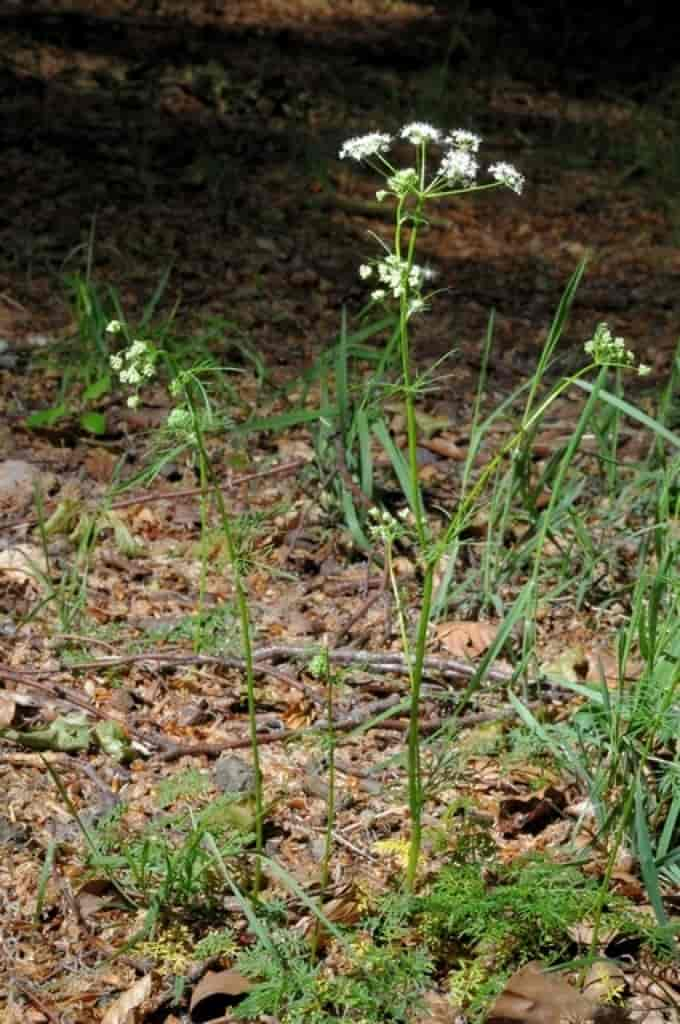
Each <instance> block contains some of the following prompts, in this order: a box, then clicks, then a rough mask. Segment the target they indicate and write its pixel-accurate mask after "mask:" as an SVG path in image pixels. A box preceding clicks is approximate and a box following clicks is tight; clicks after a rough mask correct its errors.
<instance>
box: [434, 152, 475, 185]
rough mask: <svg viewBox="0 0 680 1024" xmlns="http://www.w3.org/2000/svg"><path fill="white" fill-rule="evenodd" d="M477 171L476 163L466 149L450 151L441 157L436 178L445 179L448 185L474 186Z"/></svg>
mask: <svg viewBox="0 0 680 1024" xmlns="http://www.w3.org/2000/svg"><path fill="white" fill-rule="evenodd" d="M478 170H479V164H478V162H477V161H476V160H475V158H474V156H473V155H472V153H470V152H469V151H468V150H467V149H450V150H449V151H448V153H445V154H444V156H443V157H442V162H441V163H440V165H439V170H438V171H437V177H438V178H445V179H446V181H447V183H448V184H449V185H474V183H475V180H476V178H477V171H478Z"/></svg>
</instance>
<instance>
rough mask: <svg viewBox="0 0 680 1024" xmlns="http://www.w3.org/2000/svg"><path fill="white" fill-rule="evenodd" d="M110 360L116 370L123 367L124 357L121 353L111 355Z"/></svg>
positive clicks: (112, 367) (118, 370)
mask: <svg viewBox="0 0 680 1024" xmlns="http://www.w3.org/2000/svg"><path fill="white" fill-rule="evenodd" d="M109 362H110V363H111V369H113V370H115V371H116V373H119V372H120V370H122V369H123V357H122V356H121V355H120V354H118V355H114V356H111V358H110V359H109Z"/></svg>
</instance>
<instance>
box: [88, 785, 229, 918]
mask: <svg viewBox="0 0 680 1024" xmlns="http://www.w3.org/2000/svg"><path fill="white" fill-rule="evenodd" d="M199 775H200V773H195V775H193V774H192V775H191V776H185V777H181V782H182V784H181V785H180V783H179V782H176V783H175V784H174V785H172V784H171V783H166V784H163V785H162V786H161V787H160V789H159V793H158V798H157V799H158V805H159V806H160V807H161V808H166V809H167V808H168V807H169V806H170V804H171V803H172V804H174V805H177V804H179V805H180V806H179V809H178V810H174V811H168V810H165V811H163V812H162V813H159V814H156V815H155V816H154V818H153V819H152V820H151V821H150V822H149V823H148V824H147V825H145V826H144V827H143V828H141V829H139V828H134V827H131V826H130V825H129V824H128V817H127V815H128V808H127V806H126V805H125V804H119V805H118V806H117V807H115V808H114V809H113V811H111V812H110V813H109V814H108V815H106V816H104V817H103V818H102V819H101V820H100V821H99V822H97V824H96V825H94V826H89V827H88V837H89V840H88V857H87V864H88V866H89V868H90V870H91V871H92V872H93V873H94V874H95V875H101V874H104V875H105V876H106V877H107V878H110V879H111V880H113V881H115V883H116V886H117V887H118V889H119V891H120V892H121V893H124V894H125V897H126V899H127V900H128V902H129V903H130V904H132V905H134V906H137V907H140V908H143V909H145V917H144V924H143V927H142V930H141V933H140V934H141V935H143V936H145V937H146V936H149V935H152V934H153V933H154V931H155V930H156V928H157V926H158V925H159V923H160V922H162V921H171V920H177V918H178V915H179V916H180V917H184V918H185V919H186V920H190V919H191V918H192V916H193V915H194V913H195V912H197V911H200V913H201V914H202V915H203V917H204V919H205V920H208V919H210V916H211V914H212V913H213V912H216V911H217V910H218V908H219V906H220V894H221V892H222V891H223V883H222V882H221V879H220V876H219V873H218V872H217V870H216V867H215V858H214V855H213V853H212V851H211V850H210V849H208V847H207V846H206V843H205V837H206V836H207V835H210V836H211V837H212V838H213V841H214V842H216V844H217V847H218V849H219V851H220V855H221V856H222V858H223V859H225V860H227V861H230V862H231V861H235V860H236V859H238V858H239V857H240V856H242V854H243V852H244V850H245V849H246V847H247V844H248V841H249V836H248V834H247V833H244V832H243V831H242V830H241V829H239V827H238V825H239V822H240V820H241V818H240V815H239V814H238V810H237V811H236V812H235V811H234V807H235V798H234V797H231V796H228V795H224V796H220V797H217V798H214V799H211V800H209V801H207V802H205V801H204V802H203V806H200V805H199V806H197V801H198V800H199V799H200V798H201V797H202V796H203V793H204V785H203V781H204V780H203V779H202V778H196V776H199ZM182 804H184V806H182Z"/></svg>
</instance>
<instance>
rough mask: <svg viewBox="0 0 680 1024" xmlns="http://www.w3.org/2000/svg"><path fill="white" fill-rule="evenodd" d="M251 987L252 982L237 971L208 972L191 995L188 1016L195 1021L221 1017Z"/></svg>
mask: <svg viewBox="0 0 680 1024" xmlns="http://www.w3.org/2000/svg"><path fill="white" fill-rule="evenodd" d="M252 987H253V985H252V982H251V981H249V980H248V978H246V977H244V975H243V974H239V972H238V971H208V972H207V973H206V974H204V975H203V977H202V978H201V980H200V981H199V983H198V985H197V986H196V988H195V989H194V991H193V993H192V996H191V1003H190V1004H189V1015H190V1016H191V1019H192V1020H197V1021H198V1020H205V1021H209V1020H213V1019H214V1018H216V1017H222V1016H223V1015H224V1013H225V1011H226V1010H227V1008H228V1007H229V1006H234V1005H235V1004H236V1003H238V1002H239V1001H240V1000H241V999H242V998H243V996H245V995H246V994H247V993H248V992H250V990H251V988H252Z"/></svg>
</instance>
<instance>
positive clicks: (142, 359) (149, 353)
mask: <svg viewBox="0 0 680 1024" xmlns="http://www.w3.org/2000/svg"><path fill="white" fill-rule="evenodd" d="M122 329H123V325H122V324H121V322H120V321H119V320H112V321H111V323H110V324H109V325H108V327H107V328H106V330H107V331H108V332H109V334H119V333H120V332H121V331H122ZM109 362H110V363H111V369H112V370H113V371H114V372H115V373H116V374H117V375H118V378H119V380H120V382H121V384H127V385H128V386H129V387H132V388H140V387H141V386H142V385H143V384H144V383H145V382H146V381H148V380H150V379H151V378H152V377H153V375H154V374H155V372H156V366H155V363H156V352H155V350H154V349H153V347H152V346H151V345H150V344H149V343H148V342H147V341H139V340H134V341H133V342H132V343H131V344H130V345H129V346H128V348H126V349H123V351H122V352H117V353H116V354H115V355H112V356H111V357H110V360H109ZM127 404H128V405H129V406H130V407H131V408H132V409H134V408H136V407H137V406H138V405H139V395H130V397H129V398H128V400H127Z"/></svg>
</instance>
